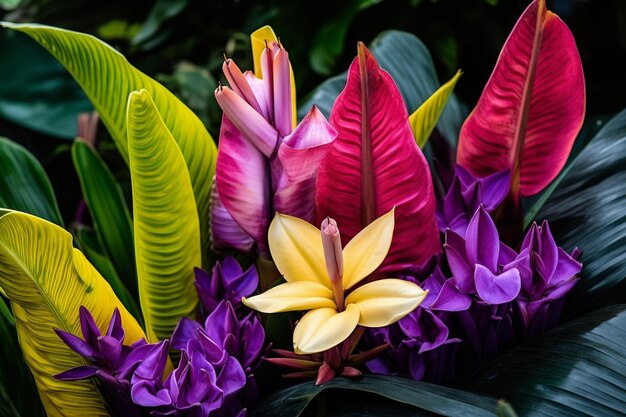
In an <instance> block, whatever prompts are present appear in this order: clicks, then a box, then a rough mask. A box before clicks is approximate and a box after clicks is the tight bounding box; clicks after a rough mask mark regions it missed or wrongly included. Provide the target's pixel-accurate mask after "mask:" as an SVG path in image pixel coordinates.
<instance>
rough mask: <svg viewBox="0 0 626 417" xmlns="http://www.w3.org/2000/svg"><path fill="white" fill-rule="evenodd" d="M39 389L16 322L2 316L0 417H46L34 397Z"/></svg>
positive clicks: (0, 323)
mask: <svg viewBox="0 0 626 417" xmlns="http://www.w3.org/2000/svg"><path fill="white" fill-rule="evenodd" d="M0 302H1V303H2V304H5V303H4V300H0ZM11 319H12V318H11ZM12 320H13V319H12ZM36 390H37V388H36V386H35V381H34V380H33V376H32V374H31V373H30V370H29V369H28V366H27V365H26V362H24V357H23V356H22V350H21V349H20V345H19V344H18V341H17V332H16V329H15V323H14V322H11V321H8V320H7V319H6V318H4V317H0V415H1V416H6V417H27V416H32V417H39V416H42V417H43V416H44V411H43V406H42V405H41V401H39V398H37V397H36V396H33V393H34V392H35V391H36Z"/></svg>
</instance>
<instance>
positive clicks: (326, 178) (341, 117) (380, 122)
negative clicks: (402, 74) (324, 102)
mask: <svg viewBox="0 0 626 417" xmlns="http://www.w3.org/2000/svg"><path fill="white" fill-rule="evenodd" d="M358 49H359V52H358V57H357V58H356V59H355V60H354V62H353V63H352V65H351V66H350V70H349V75H348V82H347V84H346V88H345V89H344V91H343V92H342V93H341V94H340V95H339V97H338V98H337V101H336V102H335V105H334V107H333V110H332V113H331V116H330V124H331V125H332V126H333V127H334V128H335V129H336V130H337V132H338V136H337V139H335V141H334V143H333V145H332V147H331V149H330V151H329V152H328V154H327V156H326V158H325V159H324V160H323V161H322V163H321V165H320V168H319V171H318V177H317V188H316V196H315V203H316V209H317V216H318V221H317V224H320V223H321V221H322V220H323V218H325V217H326V216H331V217H332V218H334V219H335V220H336V221H337V222H338V224H339V229H340V230H341V233H342V238H343V239H344V244H345V243H346V242H347V241H348V240H350V239H351V238H353V237H354V236H356V234H357V233H358V232H359V231H361V230H362V229H364V228H365V227H366V226H367V225H368V224H370V223H371V222H372V221H374V220H375V219H376V218H378V217H380V216H382V215H383V214H385V213H387V212H389V210H391V209H392V208H394V207H395V217H396V227H395V229H394V236H393V242H392V244H391V248H390V249H389V254H388V255H387V257H386V258H385V261H383V264H382V266H381V270H383V271H385V272H390V271H400V270H403V269H406V268H407V267H410V266H413V265H420V264H423V263H424V262H426V261H427V260H428V259H429V258H430V257H431V256H432V255H434V254H435V253H437V252H439V251H440V250H441V245H440V242H439V231H438V230H437V227H436V225H435V217H434V213H435V196H434V193H433V185H432V181H431V176H430V172H429V169H428V164H427V162H426V159H425V158H424V155H423V154H422V153H421V151H420V150H419V148H418V147H417V145H416V143H415V139H414V138H413V134H412V132H411V127H410V125H409V123H408V114H407V112H406V109H405V107H404V103H403V102H402V98H401V96H400V93H399V92H398V89H397V88H396V86H395V84H394V82H393V80H392V79H391V77H390V76H389V74H387V73H386V72H385V71H382V70H381V69H380V67H379V66H378V63H377V62H376V59H375V58H374V56H373V55H372V54H371V53H370V52H369V51H368V50H367V48H365V46H364V45H363V44H360V45H359V48H358ZM399 155H402V158H398V156H399Z"/></svg>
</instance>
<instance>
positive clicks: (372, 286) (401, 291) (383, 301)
mask: <svg viewBox="0 0 626 417" xmlns="http://www.w3.org/2000/svg"><path fill="white" fill-rule="evenodd" d="M427 293H428V291H424V290H422V289H421V288H420V287H419V286H417V285H415V284H413V283H412V282H408V281H404V280H401V279H381V280H378V281H374V282H370V283H368V284H365V285H363V286H362V287H359V288H357V289H356V290H354V291H353V292H352V293H351V294H350V295H348V297H347V298H346V304H347V305H348V307H350V306H351V305H356V306H357V307H358V308H359V311H360V312H361V315H360V318H359V324H360V325H361V326H365V327H383V326H388V325H390V324H391V323H395V322H396V321H398V320H400V319H401V318H402V317H404V316H406V315H407V314H409V313H410V312H411V311H413V310H414V309H415V308H416V307H417V306H418V305H420V304H421V302H422V301H424V298H426V294H427Z"/></svg>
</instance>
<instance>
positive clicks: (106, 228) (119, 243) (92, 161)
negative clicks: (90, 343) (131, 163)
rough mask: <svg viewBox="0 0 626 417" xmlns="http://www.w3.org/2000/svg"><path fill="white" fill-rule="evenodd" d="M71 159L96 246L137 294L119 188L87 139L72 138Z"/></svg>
mask: <svg viewBox="0 0 626 417" xmlns="http://www.w3.org/2000/svg"><path fill="white" fill-rule="evenodd" d="M72 159H73V161H74V167H75V168H76V172H77V173H78V179H79V180H80V186H81V188H82V191H83V196H84V198H85V203H86V204H87V207H88V208H89V213H90V214H91V218H92V219H93V225H94V229H95V231H96V234H97V236H98V241H99V243H100V245H99V246H100V247H102V250H103V254H104V255H105V256H106V257H108V258H109V260H110V261H111V264H112V265H113V267H114V268H115V272H116V275H117V276H118V277H120V278H121V282H123V284H124V286H125V287H126V288H128V289H129V290H130V291H131V294H132V296H133V297H135V298H137V295H138V292H137V274H136V271H135V249H134V247H133V225H132V220H131V218H130V212H129V211H128V207H127V205H126V201H125V200H124V196H123V195H122V190H121V188H120V186H119V184H118V183H117V181H115V177H114V176H113V174H112V173H111V171H110V170H109V168H108V167H107V166H106V164H105V163H104V161H103V160H102V158H100V155H98V153H97V152H96V150H95V149H94V148H93V147H92V146H91V145H89V144H88V143H87V142H85V141H83V140H80V139H79V140H76V142H74V145H73V146H72ZM90 246H91V247H93V246H94V245H90ZM101 272H102V271H101ZM103 273H104V272H103ZM105 276H106V274H105ZM118 279H119V278H118ZM109 282H111V281H110V280H109ZM113 288H114V289H116V286H115V285H113ZM116 293H117V290H116ZM118 295H119V293H118ZM124 304H125V305H126V303H124Z"/></svg>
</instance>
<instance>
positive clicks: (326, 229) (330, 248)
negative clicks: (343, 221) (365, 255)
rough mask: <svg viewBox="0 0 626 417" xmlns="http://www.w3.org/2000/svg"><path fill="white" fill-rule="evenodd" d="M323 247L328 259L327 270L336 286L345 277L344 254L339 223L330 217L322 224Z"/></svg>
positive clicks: (325, 256)
mask: <svg viewBox="0 0 626 417" xmlns="http://www.w3.org/2000/svg"><path fill="white" fill-rule="evenodd" d="M321 229H322V247H323V248H324V258H325V259H326V270H327V271H328V277H329V278H330V281H331V282H332V283H333V284H334V283H335V282H337V281H339V282H341V278H342V277H343V252H342V250H341V234H340V233H339V228H338V227H337V222H336V221H335V220H333V219H331V218H330V217H326V218H325V219H324V221H323V222H322V227H321Z"/></svg>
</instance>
